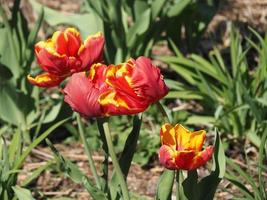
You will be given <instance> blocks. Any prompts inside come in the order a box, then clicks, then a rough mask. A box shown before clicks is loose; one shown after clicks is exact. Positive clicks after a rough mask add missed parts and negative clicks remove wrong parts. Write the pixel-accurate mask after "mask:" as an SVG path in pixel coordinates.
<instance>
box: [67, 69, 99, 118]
mask: <svg viewBox="0 0 267 200" xmlns="http://www.w3.org/2000/svg"><path fill="white" fill-rule="evenodd" d="M63 92H64V93H65V98H64V100H65V102H66V103H68V104H69V105H70V106H71V108H72V109H73V110H74V111H76V112H79V113H81V114H82V115H84V116H85V117H98V116H101V115H102V112H101V108H100V104H99V103H98V98H99V95H100V94H101V91H100V90H99V89H97V88H95V87H94V84H93V83H92V81H91V80H90V79H88V77H86V74H85V73H83V72H80V73H76V74H73V75H72V76H71V79H70V80H69V82H68V83H67V85H66V87H65V88H64V90H63Z"/></svg>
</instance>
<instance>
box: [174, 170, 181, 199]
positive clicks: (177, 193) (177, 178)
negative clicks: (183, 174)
mask: <svg viewBox="0 0 267 200" xmlns="http://www.w3.org/2000/svg"><path fill="white" fill-rule="evenodd" d="M179 175H180V172H179V170H176V178H175V183H176V200H180V182H179V178H180V177H179Z"/></svg>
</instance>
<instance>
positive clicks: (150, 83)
mask: <svg viewBox="0 0 267 200" xmlns="http://www.w3.org/2000/svg"><path fill="white" fill-rule="evenodd" d="M167 92H168V88H167V86H166V85H165V83H164V80H163V76H162V75H161V74H160V70H159V69H158V68H157V67H155V66H153V65H152V63H151V60H150V59H148V58H145V57H139V58H138V59H137V60H134V59H130V60H128V61H127V62H126V63H122V64H118V65H109V66H106V65H103V64H95V65H93V66H92V67H91V69H90V71H89V75H88V77H87V76H86V74H85V73H79V74H74V75H72V77H71V80H70V81H69V82H68V84H67V85H66V88H65V89H64V93H65V101H66V102H67V103H68V104H69V105H70V106H71V107H72V109H73V110H75V111H77V112H79V113H81V114H82V115H84V116H87V117H98V116H111V115H124V114H126V115H130V114H136V113H140V112H143V111H144V110H145V109H146V108H147V107H148V106H149V105H150V104H151V103H154V102H156V101H158V100H159V99H161V98H162V97H164V96H165V95H166V94H167Z"/></svg>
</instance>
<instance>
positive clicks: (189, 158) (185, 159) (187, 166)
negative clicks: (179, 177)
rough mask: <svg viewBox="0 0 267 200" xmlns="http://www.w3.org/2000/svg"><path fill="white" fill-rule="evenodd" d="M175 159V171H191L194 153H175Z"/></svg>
mask: <svg viewBox="0 0 267 200" xmlns="http://www.w3.org/2000/svg"><path fill="white" fill-rule="evenodd" d="M176 153H177V154H176V157H175V163H176V166H177V169H183V170H192V164H193V159H194V157H195V155H196V154H195V152H194V151H192V150H190V151H177V152H176Z"/></svg>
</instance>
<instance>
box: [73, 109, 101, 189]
mask: <svg viewBox="0 0 267 200" xmlns="http://www.w3.org/2000/svg"><path fill="white" fill-rule="evenodd" d="M76 117H77V122H78V129H79V134H80V137H81V139H82V142H83V145H84V149H85V153H86V155H87V157H88V163H89V166H90V168H91V170H92V174H93V176H94V179H95V182H96V185H97V187H98V188H99V189H100V188H101V183H100V180H99V176H98V174H97V171H96V167H95V165H94V160H93V157H92V153H91V150H90V148H89V145H88V142H87V140H86V137H85V131H84V127H83V124H82V121H81V116H80V115H79V114H77V115H76Z"/></svg>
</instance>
